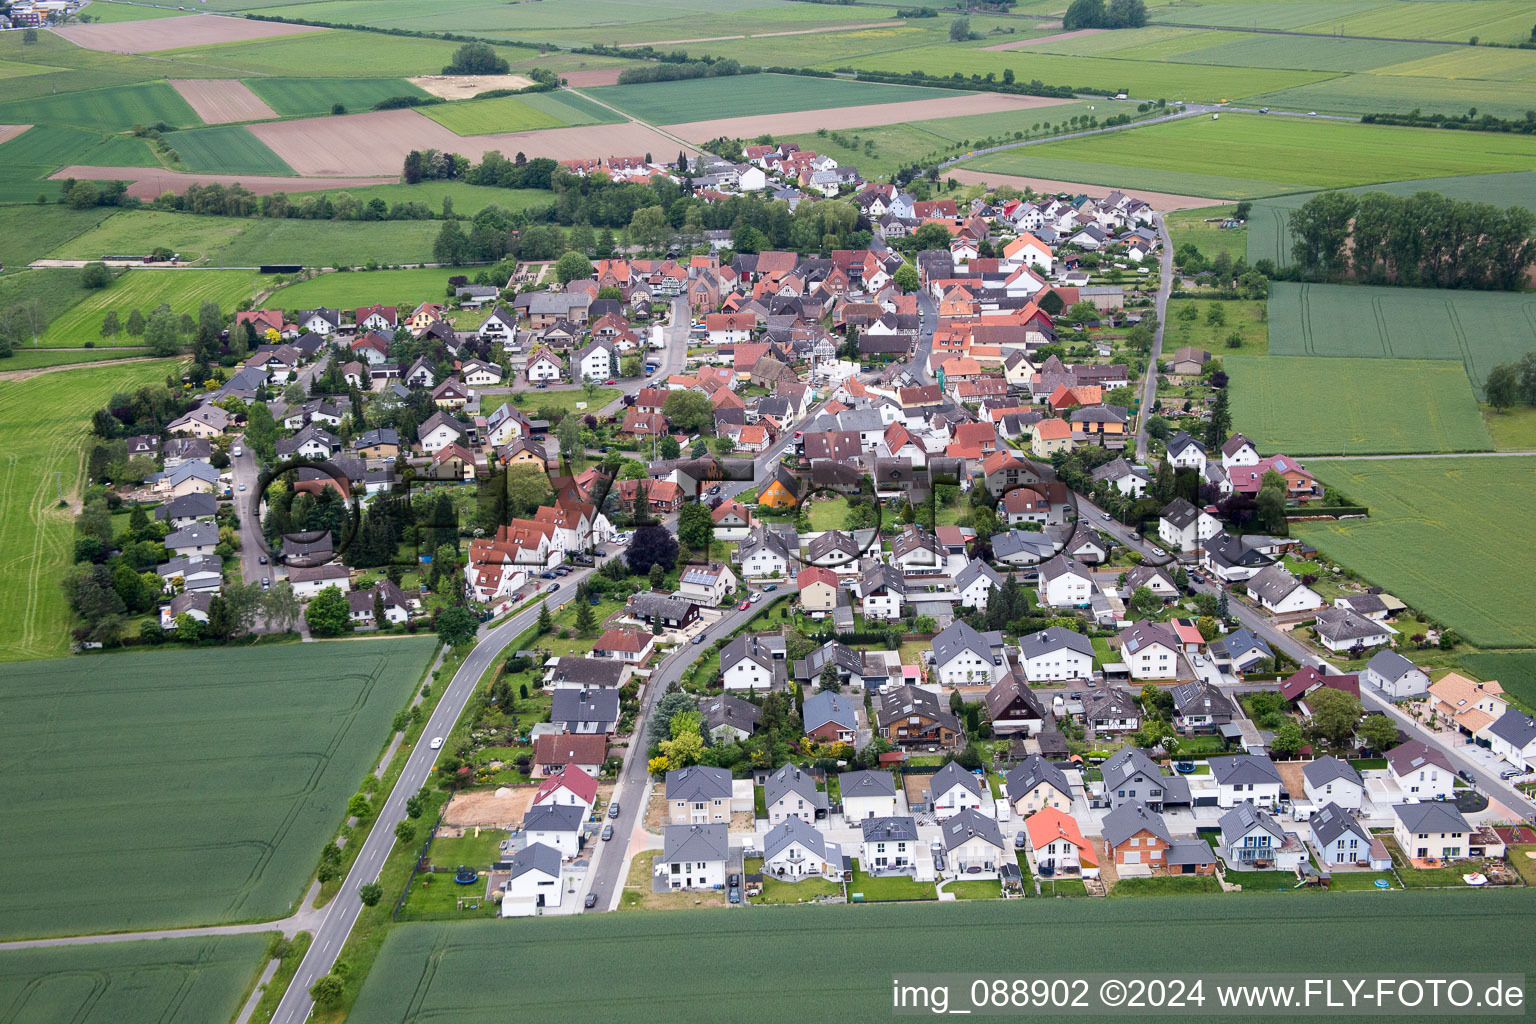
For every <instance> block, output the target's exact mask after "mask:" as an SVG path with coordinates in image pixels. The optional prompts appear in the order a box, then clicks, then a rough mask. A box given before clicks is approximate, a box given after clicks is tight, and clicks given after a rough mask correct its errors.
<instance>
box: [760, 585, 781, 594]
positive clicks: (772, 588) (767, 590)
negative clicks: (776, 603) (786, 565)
mask: <svg viewBox="0 0 1536 1024" xmlns="http://www.w3.org/2000/svg"><path fill="white" fill-rule="evenodd" d="M778 589H779V585H778V584H777V583H770V584H768V585H767V586H766V587H764V588H763V593H765V594H771V593H773V592H774V591H775V590H778Z"/></svg>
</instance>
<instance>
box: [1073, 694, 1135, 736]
mask: <svg viewBox="0 0 1536 1024" xmlns="http://www.w3.org/2000/svg"><path fill="white" fill-rule="evenodd" d="M1083 724H1084V725H1085V726H1087V727H1088V728H1090V729H1092V730H1093V731H1094V732H1095V733H1110V734H1116V733H1127V732H1135V731H1136V730H1137V729H1140V728H1141V706H1140V705H1138V704H1137V703H1136V698H1134V697H1132V696H1131V695H1130V694H1129V693H1127V692H1126V691H1124V690H1122V689H1120V688H1119V687H1118V686H1111V687H1108V688H1106V689H1103V690H1095V691H1093V692H1092V693H1089V694H1088V695H1087V696H1085V697H1084V698H1083Z"/></svg>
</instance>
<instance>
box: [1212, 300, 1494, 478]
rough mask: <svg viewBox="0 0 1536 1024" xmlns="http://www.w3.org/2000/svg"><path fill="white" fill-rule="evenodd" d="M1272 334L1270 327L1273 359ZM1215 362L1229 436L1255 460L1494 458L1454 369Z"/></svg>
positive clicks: (1380, 362)
mask: <svg viewBox="0 0 1536 1024" xmlns="http://www.w3.org/2000/svg"><path fill="white" fill-rule="evenodd" d="M1274 329H1275V328H1274V324H1273V323H1271V324H1270V351H1271V352H1273V351H1274ZM1223 362H1224V364H1225V366H1226V370H1227V373H1228V375H1229V376H1230V377H1231V381H1232V382H1231V385H1230V387H1231V392H1232V398H1231V401H1232V423H1233V426H1234V427H1235V428H1236V429H1238V430H1241V431H1242V432H1243V433H1244V434H1247V435H1248V436H1249V437H1251V438H1253V440H1254V443H1255V444H1257V445H1258V446H1259V448H1260V449H1261V450H1262V451H1278V452H1285V453H1286V454H1287V455H1293V456H1303V455H1389V454H1397V453H1399V452H1484V451H1491V450H1492V449H1493V439H1492V438H1491V437H1489V436H1488V428H1487V427H1486V426H1484V424H1483V418H1482V415H1481V413H1479V412H1478V408H1477V397H1476V396H1475V395H1473V394H1472V385H1471V384H1470V383H1468V381H1467V375H1466V373H1465V372H1464V371H1463V370H1462V368H1461V366H1460V364H1458V363H1453V362H1450V361H1449V360H1442V359H1316V358H1312V357H1309V356H1277V355H1269V356H1267V357H1264V356H1245V355H1234V356H1224V357H1223ZM1495 461H1497V460H1495ZM1365 504H1369V502H1366V503H1365Z"/></svg>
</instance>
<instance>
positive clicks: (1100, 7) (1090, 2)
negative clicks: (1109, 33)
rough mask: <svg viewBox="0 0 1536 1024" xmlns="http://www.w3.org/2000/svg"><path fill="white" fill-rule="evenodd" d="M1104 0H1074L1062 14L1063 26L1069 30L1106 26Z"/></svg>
mask: <svg viewBox="0 0 1536 1024" xmlns="http://www.w3.org/2000/svg"><path fill="white" fill-rule="evenodd" d="M1104 20H1105V14H1104V0H1072V3H1070V4H1068V5H1067V13H1066V14H1064V15H1062V18H1061V27H1062V28H1063V29H1065V30H1067V31H1068V32H1074V31H1076V30H1078V29H1081V28H1103V27H1104Z"/></svg>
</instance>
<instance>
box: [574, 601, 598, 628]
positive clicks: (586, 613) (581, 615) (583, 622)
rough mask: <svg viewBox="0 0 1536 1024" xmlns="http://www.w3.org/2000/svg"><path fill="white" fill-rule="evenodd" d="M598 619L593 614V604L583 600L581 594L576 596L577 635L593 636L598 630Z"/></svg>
mask: <svg viewBox="0 0 1536 1024" xmlns="http://www.w3.org/2000/svg"><path fill="white" fill-rule="evenodd" d="M596 626H597V619H596V616H594V615H593V614H592V605H591V604H590V603H589V602H587V601H585V600H583V599H582V598H581V596H580V595H577V598H576V635H577V636H591V635H592V634H593V633H594V632H596V628H595V627H596Z"/></svg>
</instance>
